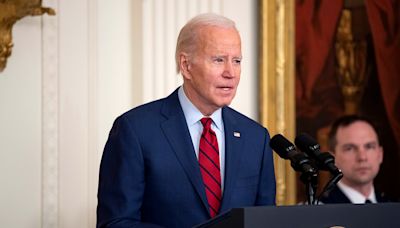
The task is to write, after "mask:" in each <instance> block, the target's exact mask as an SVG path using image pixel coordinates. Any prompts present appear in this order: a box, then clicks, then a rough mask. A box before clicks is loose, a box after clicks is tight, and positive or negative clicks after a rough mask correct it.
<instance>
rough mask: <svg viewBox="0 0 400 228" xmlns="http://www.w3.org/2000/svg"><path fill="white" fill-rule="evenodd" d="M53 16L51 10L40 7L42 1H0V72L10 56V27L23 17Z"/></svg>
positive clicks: (11, 44)
mask: <svg viewBox="0 0 400 228" xmlns="http://www.w3.org/2000/svg"><path fill="white" fill-rule="evenodd" d="M45 13H47V14H49V15H55V11H54V10H53V9H51V8H46V7H42V0H0V72H2V71H3V70H4V68H5V67H6V65H7V58H8V57H9V56H10V55H11V51H12V47H13V42H12V27H13V26H14V24H15V22H17V21H18V20H20V19H21V18H23V17H25V16H38V15H43V14H45Z"/></svg>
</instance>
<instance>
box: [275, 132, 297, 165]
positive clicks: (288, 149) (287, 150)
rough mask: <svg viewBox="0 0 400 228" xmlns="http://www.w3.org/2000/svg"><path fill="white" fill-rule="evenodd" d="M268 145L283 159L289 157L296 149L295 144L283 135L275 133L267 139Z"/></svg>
mask: <svg viewBox="0 0 400 228" xmlns="http://www.w3.org/2000/svg"><path fill="white" fill-rule="evenodd" d="M269 146H270V147H271V148H272V149H273V150H274V151H275V152H276V153H277V154H278V155H279V157H281V158H283V159H289V157H290V155H289V154H291V153H293V152H295V151H296V148H295V146H294V145H293V143H291V142H290V141H289V140H287V139H286V138H285V137H284V136H283V135H281V134H277V135H275V136H274V137H272V138H271V140H270V141H269Z"/></svg>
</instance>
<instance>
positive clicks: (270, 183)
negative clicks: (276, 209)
mask: <svg viewBox="0 0 400 228" xmlns="http://www.w3.org/2000/svg"><path fill="white" fill-rule="evenodd" d="M264 135H265V140H264V146H263V151H264V152H263V161H262V167H261V178H260V184H259V189H258V194H257V200H256V205H275V195H276V183H275V172H274V161H273V156H272V149H271V147H270V146H269V141H270V136H269V133H268V131H267V130H266V129H265V134H264Z"/></svg>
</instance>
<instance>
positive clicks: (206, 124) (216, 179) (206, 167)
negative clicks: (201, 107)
mask: <svg viewBox="0 0 400 228" xmlns="http://www.w3.org/2000/svg"><path fill="white" fill-rule="evenodd" d="M200 121H201V123H202V124H203V133H202V134H201V138H200V147H199V148H200V149H199V164H200V171H201V176H202V177H203V182H204V186H205V188H206V195H207V200H208V205H209V210H210V215H211V218H212V217H214V216H215V215H217V213H218V211H219V208H220V205H221V196H222V192H221V171H220V166H219V149H218V142H217V136H216V135H215V132H214V131H213V130H212V129H211V123H212V119H211V118H202V119H201V120H200Z"/></svg>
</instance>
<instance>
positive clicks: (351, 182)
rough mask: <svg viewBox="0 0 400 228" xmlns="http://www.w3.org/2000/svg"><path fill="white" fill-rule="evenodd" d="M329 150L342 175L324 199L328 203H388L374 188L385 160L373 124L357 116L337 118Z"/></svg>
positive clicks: (323, 201)
mask: <svg viewBox="0 0 400 228" xmlns="http://www.w3.org/2000/svg"><path fill="white" fill-rule="evenodd" d="M329 149H330V151H331V152H332V153H333V154H334V156H335V163H336V166H337V167H338V168H339V169H341V170H342V172H343V178H342V179H341V181H340V182H339V183H338V184H337V186H336V187H335V188H334V189H333V190H332V191H330V192H329V193H328V194H325V195H324V196H323V197H322V198H321V200H320V201H321V202H322V203H325V204H328V203H354V204H361V203H379V202H386V201H387V199H386V198H385V197H384V196H383V194H381V193H379V192H377V191H376V189H375V188H374V178H375V177H376V175H377V174H378V172H379V168H380V165H381V163H382V160H383V148H382V146H381V145H380V143H379V137H378V133H377V130H376V128H375V126H374V124H373V123H372V122H371V121H369V120H368V119H366V118H364V117H360V116H356V115H349V116H343V117H341V118H339V119H337V120H336V121H335V122H334V123H333V125H332V127H331V131H330V133H329Z"/></svg>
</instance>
